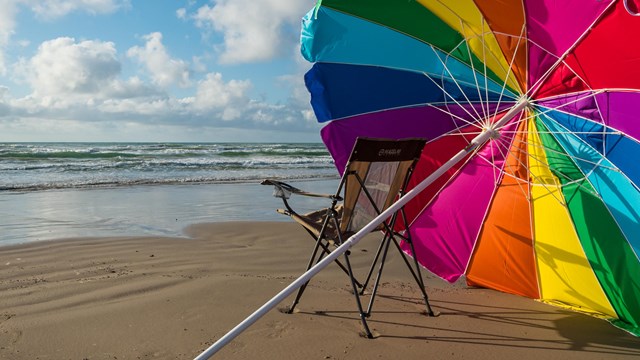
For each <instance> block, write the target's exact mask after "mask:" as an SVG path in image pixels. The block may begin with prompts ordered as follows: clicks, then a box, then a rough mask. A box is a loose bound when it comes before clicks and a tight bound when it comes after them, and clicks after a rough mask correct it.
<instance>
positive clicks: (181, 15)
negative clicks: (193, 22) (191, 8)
mask: <svg viewBox="0 0 640 360" xmlns="http://www.w3.org/2000/svg"><path fill="white" fill-rule="evenodd" d="M176 17H177V18H178V19H182V20H185V19H186V18H187V9H185V8H180V9H178V10H176Z"/></svg>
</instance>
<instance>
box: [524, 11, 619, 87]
mask: <svg viewBox="0 0 640 360" xmlns="http://www.w3.org/2000/svg"><path fill="white" fill-rule="evenodd" d="M615 3H616V2H615V1H611V2H610V3H609V5H607V7H606V8H605V9H604V10H603V11H602V12H601V13H600V14H599V15H598V16H597V17H596V18H595V19H594V20H593V22H592V23H591V25H589V26H588V27H587V28H586V29H585V31H584V32H583V33H582V34H581V35H580V37H578V38H577V39H576V41H575V42H574V43H573V44H572V45H571V46H570V47H569V48H567V50H566V51H565V52H564V53H563V54H562V56H560V57H558V56H556V55H554V54H553V53H550V52H549V51H547V50H546V49H545V48H543V47H542V46H540V45H538V44H536V43H535V42H533V41H531V40H529V41H531V42H532V43H533V44H535V45H536V46H538V47H539V48H540V49H543V50H544V51H547V52H548V53H550V54H551V55H553V56H554V57H556V58H557V59H558V60H556V62H555V63H554V64H553V65H552V66H550V67H549V69H547V71H546V72H545V73H544V74H543V75H542V76H541V77H540V78H539V79H538V80H537V81H536V82H535V83H534V84H533V86H531V88H530V89H529V91H531V95H533V94H535V92H536V91H538V89H539V87H540V85H541V84H542V83H543V81H545V80H546V78H547V77H549V75H551V73H552V72H553V70H555V69H556V68H557V67H558V66H560V64H561V63H563V62H564V60H565V59H566V57H567V56H568V55H569V54H570V53H571V52H572V51H573V50H574V49H575V48H576V47H577V46H578V44H580V43H581V42H582V40H583V39H584V38H585V37H586V36H587V34H589V33H590V32H591V29H593V27H594V26H595V24H596V23H597V22H598V21H600V19H601V18H602V16H604V14H606V13H607V12H608V10H609V8H610V7H612V6H614V4H615ZM565 64H566V63H565ZM567 66H568V65H567ZM571 71H573V70H571Z"/></svg>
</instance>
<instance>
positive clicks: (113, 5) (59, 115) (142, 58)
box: [0, 0, 318, 141]
mask: <svg viewBox="0 0 640 360" xmlns="http://www.w3.org/2000/svg"><path fill="white" fill-rule="evenodd" d="M299 2H300V1H299V0H264V1H260V2H258V3H252V2H250V1H248V0H231V1H227V0H221V1H218V2H217V3H212V4H211V6H203V7H201V8H200V11H199V12H198V14H200V15H202V16H203V17H202V18H201V19H198V22H199V24H200V25H201V26H206V27H208V28H209V29H214V30H216V31H221V32H222V33H223V34H224V35H225V43H224V47H223V52H222V57H221V58H220V60H221V61H223V62H224V61H226V62H238V61H256V60H261V59H268V58H271V57H275V56H282V54H284V57H286V58H288V57H289V55H291V56H293V57H294V58H299V56H298V55H297V45H295V44H296V43H297V34H292V33H291V32H287V31H286V30H287V27H289V26H297V23H298V22H299V18H300V14H301V13H303V12H304V11H305V10H307V9H306V8H307V7H308V4H298V3H299ZM127 4H128V1H116V0H94V1H92V0H84V1H71V0H52V1H46V2H45V1H36V0H14V1H9V0H0V9H1V10H0V71H1V70H3V66H4V62H3V61H2V59H3V58H2V53H3V50H4V49H5V48H6V46H8V45H12V44H10V42H11V38H12V37H13V36H14V34H13V31H14V29H15V28H16V24H15V22H14V21H15V18H16V14H17V12H18V11H19V10H20V9H21V8H26V7H31V9H32V11H34V12H36V13H38V14H39V16H40V18H43V17H45V15H44V12H45V11H51V13H50V15H49V17H48V19H53V18H54V17H60V16H63V15H65V14H67V13H69V12H72V11H85V12H88V13H94V14H97V13H107V12H112V11H116V10H117V9H118V8H119V7H121V6H123V5H127ZM195 6H197V5H196V4H195V3H190V4H189V5H188V6H187V7H186V8H185V10H184V11H181V10H178V11H177V12H176V16H177V17H179V18H181V17H184V18H192V17H190V15H189V14H187V12H188V10H186V9H196V7H195ZM296 7H297V9H296ZM301 8H302V9H301ZM191 15H193V14H191ZM205 15H206V16H205ZM105 34H108V32H107V33H105ZM285 34H288V35H285ZM17 35H20V34H17ZM107 39H108V37H107ZM142 39H143V41H144V44H141V45H140V46H134V47H131V48H130V49H128V50H127V51H125V52H124V54H123V53H122V51H123V50H122V49H120V51H118V49H117V44H116V43H113V42H110V41H102V40H84V39H82V40H78V39H75V38H72V37H59V38H55V39H51V40H48V41H45V42H43V43H41V44H40V46H39V47H38V48H37V51H36V53H35V54H32V56H31V55H30V57H26V58H22V59H21V60H19V62H18V63H17V64H14V65H13V68H10V69H11V70H12V71H11V73H12V75H13V78H14V79H13V80H16V79H17V80H20V81H21V82H22V84H23V85H28V87H29V89H25V91H22V93H23V94H24V93H27V92H30V93H29V94H28V95H27V96H23V97H19V98H16V97H12V95H11V89H10V88H8V87H5V86H1V85H0V140H1V139H5V140H9V139H12V138H13V139H22V140H25V141H29V140H30V139H31V140H32V141H34V140H38V139H41V140H46V139H49V138H47V136H52V135H50V134H55V133H60V132H63V131H68V136H67V137H65V136H66V135H60V137H57V138H58V139H69V140H75V141H82V140H83V139H85V140H87V141H90V140H91V139H94V138H95V139H100V137H101V136H102V134H106V133H107V132H109V133H110V134H111V135H110V136H113V137H111V138H107V137H102V140H105V139H111V140H118V139H120V140H124V139H129V136H132V135H131V134H132V133H135V134H143V135H144V134H147V133H150V131H152V130H153V129H155V130H157V131H155V132H154V136H155V139H159V138H160V137H159V136H163V134H166V135H164V136H165V137H164V139H166V140H167V141H170V140H174V141H180V139H179V138H172V135H173V134H179V133H181V134H183V135H184V136H185V138H184V139H185V140H188V139H189V138H188V137H187V136H191V137H192V138H193V139H195V138H197V136H200V135H201V136H204V135H203V134H208V135H207V137H206V138H207V139H210V140H211V139H213V137H211V136H212V135H214V134H222V133H229V134H231V133H233V134H242V132H243V130H240V129H241V128H245V129H251V130H254V133H259V132H260V131H264V132H271V133H272V134H277V133H278V131H282V130H284V131H285V132H286V133H292V132H293V131H301V132H305V131H308V133H312V134H315V130H317V127H318V125H317V124H316V123H315V122H314V121H304V120H302V121H301V119H305V118H307V117H308V113H309V111H308V109H309V106H308V95H307V94H306V90H305V91H302V90H303V89H304V88H301V86H302V76H301V67H299V69H295V68H294V69H292V71H294V72H297V73H298V74H296V75H292V76H283V77H281V78H280V79H279V83H280V84H281V85H282V86H285V87H287V88H291V89H292V94H293V96H291V97H290V98H289V99H285V100H282V102H280V103H277V104H273V103H268V102H266V101H265V100H264V99H253V98H252V97H251V95H250V94H251V91H252V90H253V87H254V85H253V83H252V82H251V80H249V78H250V76H251V74H247V75H246V77H245V76H242V77H244V78H240V79H233V78H226V77H225V76H223V74H222V73H220V72H208V71H210V70H208V69H207V62H210V57H209V54H206V53H205V54H203V55H202V56H196V55H193V54H191V56H190V59H188V61H187V60H183V59H180V58H176V57H172V56H171V54H170V52H169V49H167V47H166V46H165V45H164V44H163V38H162V34H161V33H159V32H155V33H150V34H148V35H145V36H144V37H143V38H142ZM245 47H246V48H245ZM294 48H295V49H296V54H295V55H293V54H291V53H290V51H291V49H294ZM124 57H129V58H130V59H132V60H134V61H137V62H139V63H140V64H141V67H140V68H141V69H142V70H143V72H144V74H142V75H140V74H137V75H133V76H130V77H128V78H125V77H124V76H123V73H128V71H127V70H124V72H123V70H122V67H123V66H126V65H127V64H130V62H129V61H125V62H121V61H122V59H123V58H124ZM7 66H8V65H7ZM176 85H177V86H180V87H182V89H179V90H178V89H175V88H174V86H176ZM172 90H174V91H178V93H179V95H177V94H174V93H171V92H170V91H172ZM21 96H22V95H21ZM220 128H224V129H227V130H219V129H220ZM135 129H138V130H140V129H145V131H137V130H136V131H134V130H135ZM158 129H164V130H163V131H164V132H163V131H160V130H158ZM230 129H231V130H230ZM20 132H22V133H23V134H28V135H24V137H23V138H20V137H19V133H20ZM31 134H32V135H33V136H32V137H29V136H31ZM48 134H49V135H48ZM74 134H75V135H74ZM56 136H57V135H55V136H53V137H54V138H56ZM74 136H75V137H74ZM283 138H287V137H286V136H284V137H283ZM138 139H139V140H144V139H143V138H138ZM145 139H146V138H145ZM130 140H132V141H135V140H136V138H130ZM149 140H152V138H149ZM222 140H224V139H222Z"/></svg>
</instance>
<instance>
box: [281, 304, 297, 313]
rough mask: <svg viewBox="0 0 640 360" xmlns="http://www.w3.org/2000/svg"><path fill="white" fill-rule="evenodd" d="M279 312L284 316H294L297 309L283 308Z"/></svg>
mask: <svg viewBox="0 0 640 360" xmlns="http://www.w3.org/2000/svg"><path fill="white" fill-rule="evenodd" d="M278 311H280V312H281V313H283V314H293V313H294V311H295V308H293V307H291V306H283V307H280V308H278Z"/></svg>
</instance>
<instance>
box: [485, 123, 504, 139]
mask: <svg viewBox="0 0 640 360" xmlns="http://www.w3.org/2000/svg"><path fill="white" fill-rule="evenodd" d="M482 131H483V132H486V133H487V134H488V135H489V138H490V139H491V140H496V139H499V138H500V132H499V131H498V129H496V128H495V127H494V126H491V125H489V126H485V127H483V128H482Z"/></svg>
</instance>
